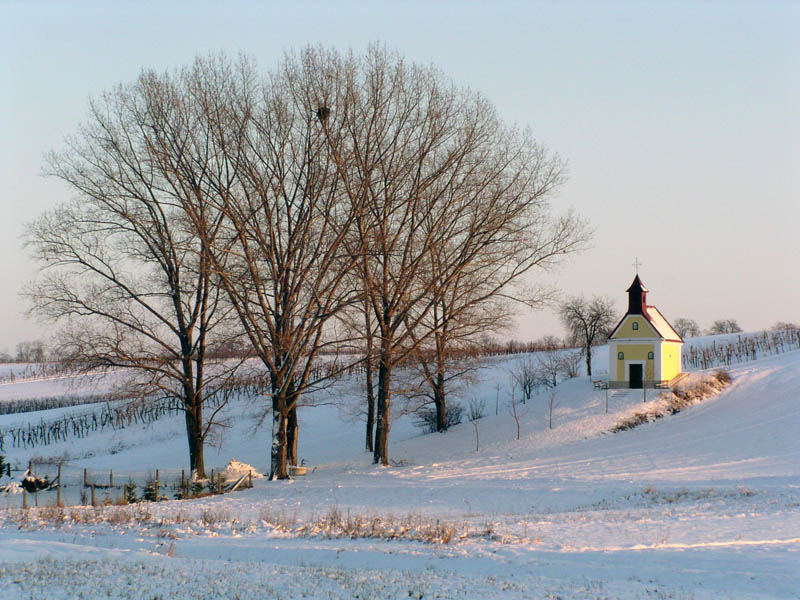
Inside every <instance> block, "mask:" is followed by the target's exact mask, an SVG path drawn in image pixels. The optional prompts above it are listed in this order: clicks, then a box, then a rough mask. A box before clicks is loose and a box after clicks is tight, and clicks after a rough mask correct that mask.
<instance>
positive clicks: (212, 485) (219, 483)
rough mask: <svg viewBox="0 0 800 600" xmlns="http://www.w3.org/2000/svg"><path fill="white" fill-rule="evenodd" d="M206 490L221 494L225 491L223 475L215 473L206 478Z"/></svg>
mask: <svg viewBox="0 0 800 600" xmlns="http://www.w3.org/2000/svg"><path fill="white" fill-rule="evenodd" d="M208 491H209V492H210V493H212V494H222V493H224V492H225V477H223V476H222V475H215V476H214V477H212V478H211V479H209V480H208Z"/></svg>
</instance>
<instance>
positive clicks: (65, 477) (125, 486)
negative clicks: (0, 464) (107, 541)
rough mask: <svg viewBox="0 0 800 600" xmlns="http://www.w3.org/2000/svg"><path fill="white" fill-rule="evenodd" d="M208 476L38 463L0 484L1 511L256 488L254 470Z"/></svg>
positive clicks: (14, 472)
mask: <svg viewBox="0 0 800 600" xmlns="http://www.w3.org/2000/svg"><path fill="white" fill-rule="evenodd" d="M207 473H208V475H209V476H208V478H207V479H205V480H202V481H192V479H191V473H187V471H186V470H185V469H154V470H134V471H131V470H122V471H120V470H114V469H87V468H81V467H77V466H72V465H68V464H57V463H53V462H46V463H33V464H31V465H29V468H28V470H27V471H21V470H18V469H15V470H11V471H10V477H9V478H8V479H5V478H4V479H5V480H4V481H3V484H0V490H2V493H0V508H16V507H20V506H21V507H23V508H25V507H30V506H103V505H109V504H130V503H133V502H138V501H150V502H157V501H160V500H171V499H181V498H189V497H194V496H204V495H209V494H221V493H225V492H230V491H235V490H237V489H246V488H248V487H252V480H253V475H254V474H253V472H242V473H236V474H235V475H236V476H235V477H230V474H229V473H228V472H227V471H226V470H225V469H224V468H217V469H211V470H210V471H207ZM226 475H227V476H228V477H227V478H226ZM255 475H256V476H258V474H257V473H256V474H255ZM26 476H27V477H26ZM26 479H27V481H26Z"/></svg>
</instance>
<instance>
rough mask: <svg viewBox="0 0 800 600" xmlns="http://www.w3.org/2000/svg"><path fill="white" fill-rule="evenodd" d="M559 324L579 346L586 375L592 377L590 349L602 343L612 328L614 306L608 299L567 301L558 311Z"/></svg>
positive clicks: (575, 299)
mask: <svg viewBox="0 0 800 600" xmlns="http://www.w3.org/2000/svg"><path fill="white" fill-rule="evenodd" d="M559 316H560V317H561V322H562V323H563V324H564V327H565V328H566V330H567V333H568V336H569V339H570V341H571V342H572V343H574V344H576V345H580V346H581V347H582V348H583V353H584V356H585V358H586V374H587V375H588V376H589V377H591V376H592V347H593V346H595V345H596V344H600V343H602V342H604V341H605V340H606V339H607V338H608V335H609V333H611V328H612V327H613V326H614V322H615V313H614V305H613V303H612V301H611V300H610V299H608V298H602V297H600V296H595V297H593V298H592V299H591V300H589V301H587V300H586V299H585V298H583V297H582V296H576V297H573V298H570V299H568V300H567V301H566V302H565V303H564V304H563V305H562V306H561V309H560V310H559Z"/></svg>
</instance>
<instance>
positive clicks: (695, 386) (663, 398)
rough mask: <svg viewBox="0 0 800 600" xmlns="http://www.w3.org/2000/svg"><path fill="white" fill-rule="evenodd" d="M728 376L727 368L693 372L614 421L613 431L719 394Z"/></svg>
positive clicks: (640, 423) (664, 414)
mask: <svg viewBox="0 0 800 600" xmlns="http://www.w3.org/2000/svg"><path fill="white" fill-rule="evenodd" d="M730 382H731V376H730V375H729V374H728V372H727V371H717V372H715V373H711V374H692V375H690V376H689V377H687V378H686V379H684V380H682V381H681V382H680V383H678V384H677V385H676V386H675V387H674V388H673V389H671V390H670V391H668V392H662V393H661V395H660V396H659V397H658V399H657V400H654V401H653V402H648V403H647V404H645V405H644V406H643V407H642V408H640V409H638V410H636V411H634V413H633V414H631V415H628V416H626V417H624V418H623V419H621V420H620V421H619V422H617V424H616V425H614V427H612V428H611V432H612V433H617V432H618V431H625V430H627V429H633V428H634V427H636V426H638V425H642V424H643V423H650V422H652V421H655V420H656V419H660V418H661V417H664V416H666V415H674V414H675V413H679V412H680V411H682V410H683V409H685V408H687V407H689V406H692V405H693V404H697V403H698V402H702V401H703V400H706V399H708V398H710V397H712V396H716V395H717V394H719V393H720V392H721V391H722V390H723V389H724V388H725V387H726V386H727V385H728V384H729V383H730Z"/></svg>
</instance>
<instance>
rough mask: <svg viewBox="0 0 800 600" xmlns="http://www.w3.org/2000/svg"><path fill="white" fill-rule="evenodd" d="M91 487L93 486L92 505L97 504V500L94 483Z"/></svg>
mask: <svg viewBox="0 0 800 600" xmlns="http://www.w3.org/2000/svg"><path fill="white" fill-rule="evenodd" d="M91 487H92V506H97V501H96V500H95V497H94V484H92V486H91Z"/></svg>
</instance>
